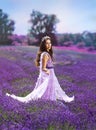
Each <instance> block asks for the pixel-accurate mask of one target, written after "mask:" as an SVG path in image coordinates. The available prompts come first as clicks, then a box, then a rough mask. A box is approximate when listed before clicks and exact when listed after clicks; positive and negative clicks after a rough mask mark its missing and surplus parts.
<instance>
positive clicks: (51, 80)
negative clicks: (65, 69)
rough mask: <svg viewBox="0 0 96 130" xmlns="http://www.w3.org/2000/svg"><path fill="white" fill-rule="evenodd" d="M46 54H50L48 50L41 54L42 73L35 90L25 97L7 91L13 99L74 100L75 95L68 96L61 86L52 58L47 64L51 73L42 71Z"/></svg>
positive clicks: (26, 100)
mask: <svg viewBox="0 0 96 130" xmlns="http://www.w3.org/2000/svg"><path fill="white" fill-rule="evenodd" d="M44 54H47V55H48V56H49V54H48V53H47V52H43V53H42V54H41V57H40V70H39V71H40V73H39V77H38V79H37V82H36V85H35V88H34V90H33V91H32V92H31V93H30V94H28V95H27V96H25V97H19V96H16V95H14V94H9V93H6V95H7V96H10V97H12V98H13V99H16V100H18V101H20V102H25V103H28V102H30V101H32V100H38V99H46V100H52V101H56V100H63V101H65V102H71V101H74V96H72V97H69V96H67V95H66V93H65V92H64V91H63V89H62V88H61V86H60V84H59V82H58V80H57V77H56V75H55V73H54V68H53V63H52V60H51V58H50V59H49V60H48V62H47V66H46V68H47V69H49V70H50V74H46V73H45V72H44V71H42V58H43V55H44Z"/></svg>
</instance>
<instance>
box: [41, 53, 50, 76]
mask: <svg viewBox="0 0 96 130" xmlns="http://www.w3.org/2000/svg"><path fill="white" fill-rule="evenodd" d="M48 60H49V56H48V55H47V54H44V55H43V58H42V70H43V71H45V72H46V73H47V74H49V73H50V71H49V70H48V69H47V68H46V65H47V62H48Z"/></svg>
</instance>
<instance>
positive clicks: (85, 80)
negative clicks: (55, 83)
mask: <svg viewBox="0 0 96 130" xmlns="http://www.w3.org/2000/svg"><path fill="white" fill-rule="evenodd" d="M37 50H38V48H37V47H27V46H26V47H19V46H18V47H1V48H0V130H96V55H95V54H84V53H78V52H73V51H64V50H57V49H55V48H54V53H55V55H54V56H55V65H54V66H55V67H54V69H55V73H56V76H57V78H58V80H59V83H60V85H61V87H62V89H63V90H64V91H65V92H66V93H67V94H68V95H69V96H72V95H75V101H73V102H71V103H65V102H63V101H56V102H54V101H48V100H37V101H31V102H29V103H27V104H24V103H21V102H18V101H16V100H14V99H12V98H10V97H7V96H6V95H5V93H6V92H8V93H11V94H12V93H13V94H15V95H18V96H26V95H27V94H28V93H30V92H31V91H32V90H33V89H34V87H35V83H36V80H37V78H38V68H36V67H35V64H34V59H35V57H36V53H37Z"/></svg>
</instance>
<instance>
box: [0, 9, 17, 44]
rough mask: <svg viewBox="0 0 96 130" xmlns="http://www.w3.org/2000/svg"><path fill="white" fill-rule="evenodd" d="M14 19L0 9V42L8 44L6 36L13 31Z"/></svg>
mask: <svg viewBox="0 0 96 130" xmlns="http://www.w3.org/2000/svg"><path fill="white" fill-rule="evenodd" d="M14 24H15V23H14V21H13V20H10V19H9V18H8V15H7V14H6V13H4V12H3V11H2V9H0V44H3V45H4V44H9V43H10V42H11V41H9V40H8V36H10V35H11V34H12V32H13V31H14Z"/></svg>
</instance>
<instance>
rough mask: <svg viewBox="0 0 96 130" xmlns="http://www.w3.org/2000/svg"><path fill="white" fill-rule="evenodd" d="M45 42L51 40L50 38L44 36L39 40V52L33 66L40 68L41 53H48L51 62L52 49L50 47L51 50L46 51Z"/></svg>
mask: <svg viewBox="0 0 96 130" xmlns="http://www.w3.org/2000/svg"><path fill="white" fill-rule="evenodd" d="M47 40H51V38H50V37H49V36H44V37H43V38H42V39H41V43H40V48H39V51H38V53H37V57H36V59H35V65H36V66H40V56H41V53H42V52H47V53H49V55H50V57H51V59H52V60H53V49H52V46H51V49H50V50H49V51H47V49H46V41H47Z"/></svg>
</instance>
